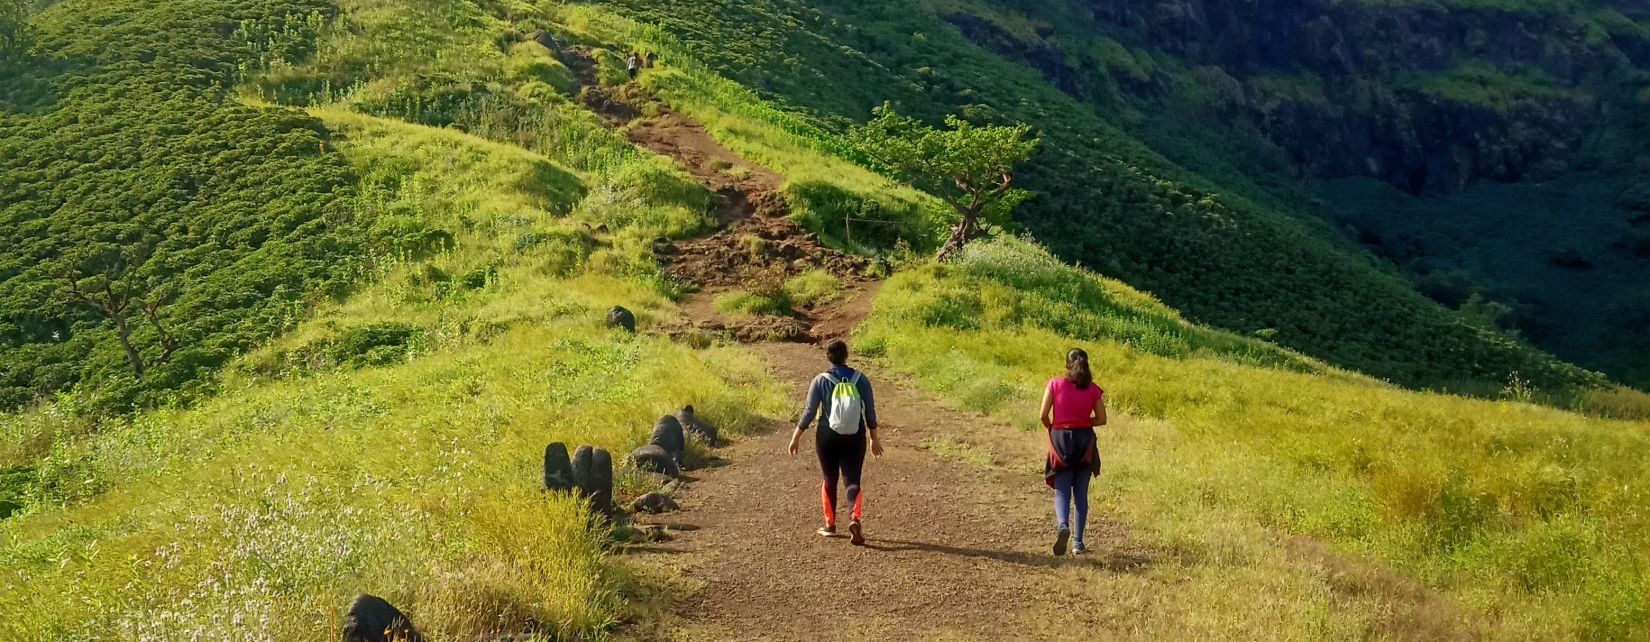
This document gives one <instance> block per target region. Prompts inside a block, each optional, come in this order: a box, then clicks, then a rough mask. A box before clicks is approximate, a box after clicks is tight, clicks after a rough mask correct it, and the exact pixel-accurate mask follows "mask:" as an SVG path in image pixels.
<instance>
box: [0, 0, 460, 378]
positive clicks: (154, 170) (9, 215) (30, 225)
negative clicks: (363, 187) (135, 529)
mask: <svg viewBox="0 0 1650 642" xmlns="http://www.w3.org/2000/svg"><path fill="white" fill-rule="evenodd" d="M317 7H318V5H317ZM313 10H315V9H314V8H311V7H307V6H303V5H298V4H293V3H286V2H261V3H210V2H207V3H190V4H182V5H178V6H172V5H166V6H165V7H155V6H153V5H150V4H148V3H118V2H117V3H63V4H60V5H58V6H56V7H55V8H53V9H52V10H51V11H48V12H47V13H46V14H44V15H42V16H39V17H38V18H36V19H35V20H34V24H35V27H36V28H35V31H36V32H37V38H36V41H35V43H34V50H35V52H36V56H35V58H33V59H31V60H29V61H28V63H27V64H26V65H22V66H19V67H13V68H11V70H10V71H6V72H4V73H6V74H8V77H7V78H6V81H5V82H4V83H3V84H4V86H5V88H6V89H5V91H6V92H7V95H6V96H5V99H4V100H0V104H12V105H19V106H27V108H26V109H22V110H21V111H7V112H0V159H4V162H3V163H0V183H3V184H5V185H7V186H8V188H7V189H6V190H4V192H3V193H0V223H3V225H0V228H3V229H4V231H3V232H0V245H3V246H4V247H6V248H7V249H6V252H5V253H4V255H0V302H3V305H0V310H4V312H0V408H8V409H9V408H16V407H19V406H21V405H23V404H26V403H28V402H30V401H32V400H34V399H36V398H38V397H41V396H51V395H53V394H55V393H59V392H65V391H68V390H71V389H72V388H74V387H75V386H76V385H77V384H81V383H85V384H87V385H86V386H85V388H86V393H87V394H86V395H85V397H86V399H85V401H84V403H85V404H86V405H88V406H93V407H98V408H105V409H112V410H122V409H129V408H132V407H134V406H154V405H160V404H163V403H167V402H169V401H176V400H187V399H190V398H193V397H195V396H198V393H199V391H200V389H201V388H202V387H205V386H207V385H209V384H208V383H207V382H208V381H209V380H210V379H209V375H210V373H211V372H212V371H214V370H215V369H217V368H219V367H221V366H222V365H223V364H225V363H226V362H228V361H229V360H230V359H232V358H233V357H234V356H236V355H237V354H239V353H241V352H243V351H245V350H246V349H248V348H250V347H251V346H253V345H256V343H257V342H259V341H261V340H263V339H266V338H268V337H269V336H270V335H271V334H273V333H275V332H278V331H280V330H282V329H285V328H289V327H291V325H292V324H293V323H295V322H296V321H297V320H298V318H300V317H301V315H302V311H303V309H304V308H305V307H306V305H308V303H309V302H310V301H311V300H312V299H313V297H315V296H317V295H324V294H328V293H336V292H339V291H340V290H341V289H342V288H343V287H345V286H346V285H347V283H348V282H349V281H350V280H351V279H352V278H353V277H354V275H355V274H356V273H358V272H359V271H360V268H361V265H360V263H359V259H360V258H361V257H363V256H365V255H367V254H369V253H374V252H377V253H383V252H389V251H392V250H397V251H410V252H416V251H423V250H427V249H438V248H431V247H428V246H429V245H430V243H432V242H433V243H436V244H437V245H438V244H439V239H430V238H427V237H426V236H425V235H424V233H423V231H421V230H418V229H398V230H373V229H371V221H370V220H367V219H365V218H363V217H358V216H357V215H356V214H357V212H356V210H355V208H354V207H352V200H353V199H354V191H353V190H354V183H355V179H354V176H353V173H352V172H351V170H350V168H349V166H348V165H347V164H346V163H345V162H344V161H343V159H342V157H341V156H340V155H338V153H337V151H336V150H335V149H334V148H333V145H332V143H331V141H330V140H329V136H328V134H327V132H326V131H325V129H324V128H322V127H321V125H320V124H319V123H318V122H316V121H315V120H314V119H312V118H310V117H308V116H305V115H303V114H301V113H295V112H291V111H283V110H266V109H254V108H248V107H243V106H241V105H238V104H235V103H233V102H229V101H226V98H227V95H226V90H225V89H224V88H223V85H224V84H225V83H228V82H232V81H233V79H234V77H235V69H236V66H235V64H236V63H235V56H236V55H237V53H238V47H237V46H236V45H235V43H234V42H233V40H232V39H231V38H228V37H227V36H228V33H226V32H227V30H229V29H231V28H232V26H233V25H235V24H237V23H238V22H239V21H242V20H245V21H260V20H261V21H269V22H272V23H274V22H278V21H280V20H282V19H284V17H285V16H288V15H291V14H290V12H294V11H300V12H308V11H313ZM87 14H89V15H87ZM112 15H121V16H123V19H122V20H120V21H107V20H99V19H97V17H98V16H112ZM0 70H4V68H0ZM379 231H382V232H385V233H384V234H376V233H374V232H379Z"/></svg>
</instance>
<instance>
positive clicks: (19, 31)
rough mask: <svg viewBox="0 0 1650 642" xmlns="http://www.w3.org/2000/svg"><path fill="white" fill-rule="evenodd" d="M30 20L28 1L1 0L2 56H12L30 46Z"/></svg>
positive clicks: (0, 43)
mask: <svg viewBox="0 0 1650 642" xmlns="http://www.w3.org/2000/svg"><path fill="white" fill-rule="evenodd" d="M28 20H29V6H28V2H26V1H25V0H0V57H8V56H12V55H14V54H18V53H21V52H22V51H23V50H24V49H27V48H28V44H29V38H28V35H29V22H28ZM0 62H4V60H0Z"/></svg>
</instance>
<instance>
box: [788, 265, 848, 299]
mask: <svg viewBox="0 0 1650 642" xmlns="http://www.w3.org/2000/svg"><path fill="white" fill-rule="evenodd" d="M784 289H785V294H786V296H787V297H788V298H790V300H791V303H794V304H796V305H798V306H801V307H804V308H806V307H811V306H815V305H818V304H821V303H826V302H829V301H832V300H834V299H836V298H837V297H838V296H840V295H841V294H842V281H841V280H839V279H837V278H836V277H835V276H832V275H831V273H830V272H826V271H825V270H809V271H807V272H804V273H802V274H799V275H797V276H795V277H792V278H791V279H790V280H788V281H786V282H785V288H784Z"/></svg>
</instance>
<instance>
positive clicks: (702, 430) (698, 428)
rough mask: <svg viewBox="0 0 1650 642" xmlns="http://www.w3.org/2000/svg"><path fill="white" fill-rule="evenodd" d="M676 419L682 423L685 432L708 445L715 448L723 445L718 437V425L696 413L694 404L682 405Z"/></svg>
mask: <svg viewBox="0 0 1650 642" xmlns="http://www.w3.org/2000/svg"><path fill="white" fill-rule="evenodd" d="M676 421H677V422H678V423H680V424H682V430H683V431H684V432H686V433H687V434H689V435H692V436H694V437H695V438H697V439H698V440H699V441H702V442H704V443H705V445H706V446H710V447H712V448H714V447H716V446H720V445H722V444H721V443H720V442H719V441H718V439H717V433H716V426H715V425H714V424H712V423H710V422H708V421H705V420H704V419H701V418H700V417H699V415H697V414H694V412H693V406H691V405H689V406H682V409H681V410H678V411H677V412H676Z"/></svg>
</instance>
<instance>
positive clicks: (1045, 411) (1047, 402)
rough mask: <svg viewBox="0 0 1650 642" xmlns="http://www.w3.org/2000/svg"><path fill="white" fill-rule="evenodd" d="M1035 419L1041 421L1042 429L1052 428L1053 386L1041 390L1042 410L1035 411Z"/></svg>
mask: <svg viewBox="0 0 1650 642" xmlns="http://www.w3.org/2000/svg"><path fill="white" fill-rule="evenodd" d="M1037 418H1038V419H1041V420H1042V421H1043V427H1044V428H1053V427H1054V386H1049V387H1047V388H1044V389H1043V408H1042V410H1039V411H1037Z"/></svg>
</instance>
